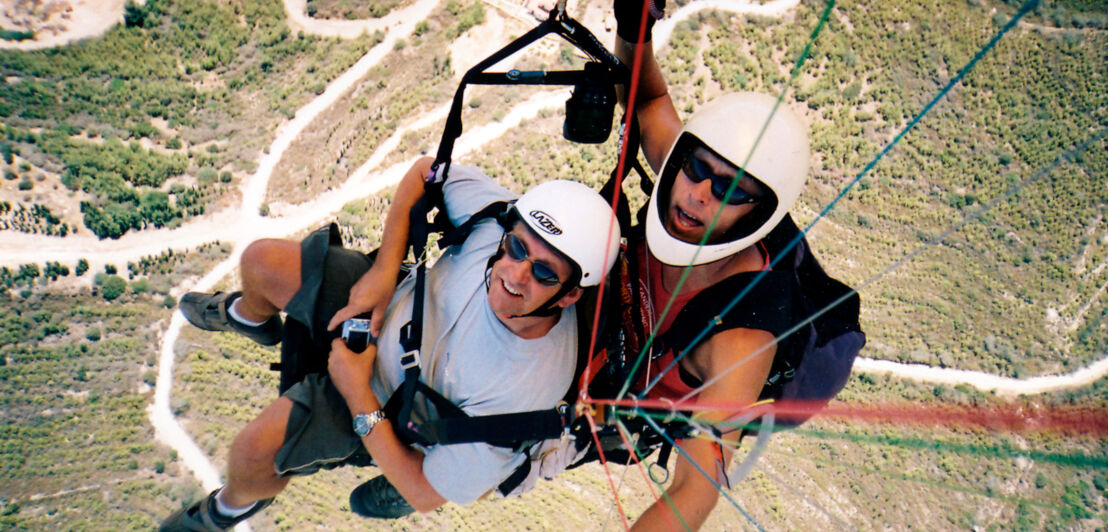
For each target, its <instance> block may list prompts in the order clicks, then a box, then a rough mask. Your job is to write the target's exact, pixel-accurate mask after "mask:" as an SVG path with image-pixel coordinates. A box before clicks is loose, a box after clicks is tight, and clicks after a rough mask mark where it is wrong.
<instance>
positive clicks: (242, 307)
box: [235, 239, 300, 321]
mask: <svg viewBox="0 0 1108 532" xmlns="http://www.w3.org/2000/svg"><path fill="white" fill-rule="evenodd" d="M239 269H240V270H241V272H242V302H241V303H239V305H238V307H237V308H236V309H235V310H236V311H238V312H240V313H241V314H242V317H244V318H246V319H248V320H251V321H265V320H266V319H268V318H269V317H270V316H273V315H274V314H277V313H278V312H279V311H280V310H281V309H283V308H285V305H288V303H289V301H291V300H292V296H294V295H296V291H297V290H299V289H300V243H299V242H293V241H291V240H276V239H262V240H257V241H254V242H252V243H251V244H250V245H249V246H247V247H246V250H245V251H243V253H242V261H241V262H240V268H239Z"/></svg>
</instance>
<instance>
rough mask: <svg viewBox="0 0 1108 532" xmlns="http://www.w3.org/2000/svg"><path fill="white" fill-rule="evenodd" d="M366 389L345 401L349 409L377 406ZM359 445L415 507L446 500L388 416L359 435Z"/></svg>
mask: <svg viewBox="0 0 1108 532" xmlns="http://www.w3.org/2000/svg"><path fill="white" fill-rule="evenodd" d="M366 390H367V391H368V395H362V396H361V398H358V399H355V400H354V401H355V404H349V403H350V402H348V406H350V407H351V408H350V411H351V412H359V413H361V412H373V411H375V410H377V409H379V408H380V403H379V402H378V401H377V399H376V397H375V396H373V393H372V391H369V389H368V387H366ZM362 445H364V446H365V448H366V451H368V452H369V455H370V456H372V457H373V461H374V463H376V464H377V467H378V468H380V469H381V472H383V473H384V474H385V477H386V478H388V479H389V483H390V484H392V485H393V487H395V488H396V490H397V491H399V492H400V495H402V496H403V497H404V500H406V501H408V504H410V505H412V507H413V508H415V509H416V510H417V511H420V512H429V511H431V510H434V509H435V508H438V507H440V506H442V505H443V504H445V503H446V499H444V498H443V497H442V496H441V495H439V493H438V492H437V491H435V488H434V487H433V486H431V484H430V483H429V482H428V481H427V477H426V476H425V475H424V474H423V453H421V452H419V451H417V450H415V449H413V448H412V447H410V446H408V445H405V444H404V443H403V442H401V441H400V438H399V437H398V436H397V435H396V430H395V429H394V428H393V426H392V423H391V422H390V421H389V420H387V419H386V420H384V421H381V422H380V423H378V424H377V425H376V426H375V427H373V430H371V431H370V432H369V434H367V435H365V436H364V437H362Z"/></svg>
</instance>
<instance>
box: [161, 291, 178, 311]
mask: <svg viewBox="0 0 1108 532" xmlns="http://www.w3.org/2000/svg"><path fill="white" fill-rule="evenodd" d="M162 306H163V307H165V308H173V307H176V306H177V298H175V297H173V295H171V294H166V295H165V298H164V299H162Z"/></svg>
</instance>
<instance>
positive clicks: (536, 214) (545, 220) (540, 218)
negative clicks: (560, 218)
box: [527, 209, 562, 236]
mask: <svg viewBox="0 0 1108 532" xmlns="http://www.w3.org/2000/svg"><path fill="white" fill-rule="evenodd" d="M527 214H528V215H529V216H531V218H533V219H534V220H535V221H536V222H538V225H539V228H540V229H542V230H543V231H546V232H547V233H550V234H552V235H554V236H558V235H560V234H562V229H561V228H560V227H558V222H557V221H555V220H554V217H552V216H550V215H549V214H546V213H545V212H542V211H540V210H537V209H536V210H533V211H531V212H529V213H527Z"/></svg>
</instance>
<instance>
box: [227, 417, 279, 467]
mask: <svg viewBox="0 0 1108 532" xmlns="http://www.w3.org/2000/svg"><path fill="white" fill-rule="evenodd" d="M270 432H271V431H269V430H266V428H265V427H259V426H257V424H256V423H251V424H249V425H247V426H246V428H244V429H243V430H242V431H241V432H239V433H238V435H237V436H235V439H234V441H233V442H232V443H231V456H230V462H231V464H232V466H237V467H240V468H246V469H251V470H253V469H257V468H259V467H265V468H269V469H272V464H273V460H274V459H275V458H276V456H277V451H278V450H280V448H281V440H275V439H274V438H272V437H271V436H269V433H270Z"/></svg>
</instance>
